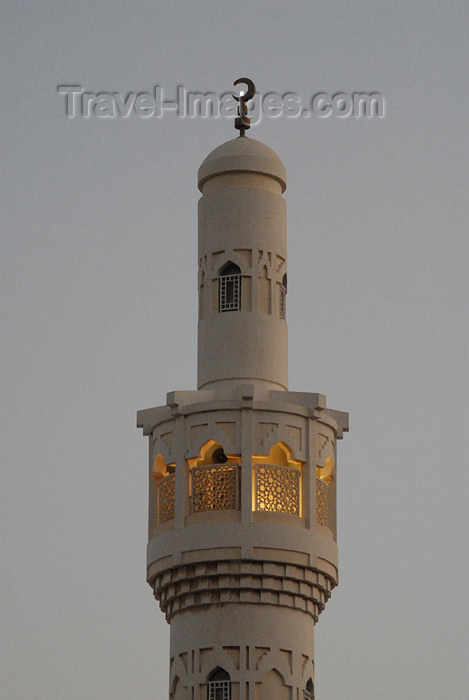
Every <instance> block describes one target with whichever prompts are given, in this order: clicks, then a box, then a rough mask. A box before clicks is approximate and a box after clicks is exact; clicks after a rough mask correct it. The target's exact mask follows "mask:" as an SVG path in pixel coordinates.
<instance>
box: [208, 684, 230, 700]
mask: <svg viewBox="0 0 469 700" xmlns="http://www.w3.org/2000/svg"><path fill="white" fill-rule="evenodd" d="M207 700H231V682H230V681H209V684H208V697H207Z"/></svg>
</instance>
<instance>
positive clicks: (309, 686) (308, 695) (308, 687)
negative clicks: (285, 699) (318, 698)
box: [303, 678, 314, 700]
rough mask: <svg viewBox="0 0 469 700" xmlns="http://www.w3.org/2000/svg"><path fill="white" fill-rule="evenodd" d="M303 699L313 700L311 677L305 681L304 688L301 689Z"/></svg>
mask: <svg viewBox="0 0 469 700" xmlns="http://www.w3.org/2000/svg"><path fill="white" fill-rule="evenodd" d="M303 698H304V700H314V686H313V681H312V680H311V678H310V679H309V681H308V682H307V683H306V690H303Z"/></svg>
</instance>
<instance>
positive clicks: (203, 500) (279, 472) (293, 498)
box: [158, 464, 328, 527]
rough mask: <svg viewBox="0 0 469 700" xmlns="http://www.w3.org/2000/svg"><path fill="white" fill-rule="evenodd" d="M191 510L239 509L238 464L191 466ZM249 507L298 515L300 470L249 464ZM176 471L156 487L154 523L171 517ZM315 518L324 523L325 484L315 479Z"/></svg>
mask: <svg viewBox="0 0 469 700" xmlns="http://www.w3.org/2000/svg"><path fill="white" fill-rule="evenodd" d="M190 473H191V512H192V513H203V512H207V511H229V510H239V507H240V466H239V465H238V464H204V465H202V466H197V467H193V468H192V469H191V472H190ZM253 473H254V479H253V487H254V494H253V509H254V510H256V511H263V512H271V513H288V514H290V515H296V516H300V515H301V507H300V502H301V498H300V493H301V490H300V489H301V486H300V483H301V481H300V478H301V471H300V470H299V469H295V468H294V467H287V466H277V465H273V464H255V465H254V466H253ZM175 492H176V475H175V474H168V475H167V476H165V477H164V478H163V479H162V480H161V481H160V483H159V487H158V525H162V524H163V523H165V522H168V521H169V520H173V519H174V512H175ZM316 521H317V523H318V524H319V525H323V526H326V527H327V525H328V486H327V484H326V483H325V482H324V481H322V480H321V479H318V478H317V479H316Z"/></svg>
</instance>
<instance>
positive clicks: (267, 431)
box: [258, 423, 278, 443]
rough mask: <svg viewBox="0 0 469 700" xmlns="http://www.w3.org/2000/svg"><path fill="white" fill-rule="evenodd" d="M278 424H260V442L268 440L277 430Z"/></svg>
mask: <svg viewBox="0 0 469 700" xmlns="http://www.w3.org/2000/svg"><path fill="white" fill-rule="evenodd" d="M277 427H278V425H277V423H259V426H258V430H259V442H260V443H263V442H264V440H265V439H266V438H268V437H269V436H270V435H272V433H273V432H274V430H275V428H277Z"/></svg>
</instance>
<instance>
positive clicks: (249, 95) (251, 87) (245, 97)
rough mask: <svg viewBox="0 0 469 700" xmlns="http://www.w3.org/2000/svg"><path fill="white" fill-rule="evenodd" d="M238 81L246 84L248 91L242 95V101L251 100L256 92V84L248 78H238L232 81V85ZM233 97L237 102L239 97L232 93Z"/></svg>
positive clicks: (237, 83)
mask: <svg viewBox="0 0 469 700" xmlns="http://www.w3.org/2000/svg"><path fill="white" fill-rule="evenodd" d="M240 83H244V85H247V86H248V91H247V92H246V94H245V95H242V98H243V101H244V102H247V101H248V100H252V98H253V97H254V95H255V94H256V86H255V85H254V83H253V82H252V80H251V79H250V78H238V80H235V81H234V83H233V85H239V84H240ZM233 97H234V98H235V100H236V102H239V97H238V96H237V95H233Z"/></svg>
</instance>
